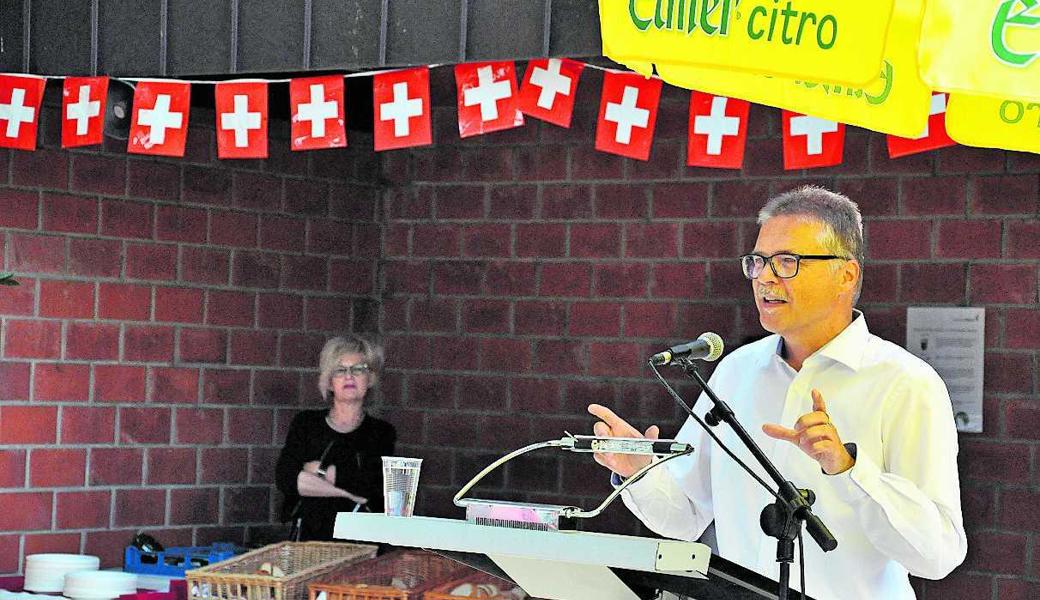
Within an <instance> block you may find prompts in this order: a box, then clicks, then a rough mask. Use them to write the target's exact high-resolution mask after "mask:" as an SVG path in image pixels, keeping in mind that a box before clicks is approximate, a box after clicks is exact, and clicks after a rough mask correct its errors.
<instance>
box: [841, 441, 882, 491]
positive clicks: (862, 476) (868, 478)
mask: <svg viewBox="0 0 1040 600" xmlns="http://www.w3.org/2000/svg"><path fill="white" fill-rule="evenodd" d="M853 448H855V446H854V445H853ZM850 452H851V453H852V455H853V458H855V459H856V464H854V465H852V468H851V469H849V470H848V471H845V472H844V473H839V474H837V475H833V476H832V478H833V480H834V483H835V484H836V485H835V486H834V490H835V491H836V492H837V493H838V497H839V498H841V499H842V500H844V501H845V502H848V503H853V502H857V501H859V500H862V499H863V498H865V497H867V496H868V495H870V494H869V492H868V490H869V489H870V487H871V484H872V482H875V481H877V480H878V479H879V478H880V477H881V469H880V467H878V466H877V463H875V462H874V461H872V460H870V457H868V456H858V455H857V453H856V452H852V451H850Z"/></svg>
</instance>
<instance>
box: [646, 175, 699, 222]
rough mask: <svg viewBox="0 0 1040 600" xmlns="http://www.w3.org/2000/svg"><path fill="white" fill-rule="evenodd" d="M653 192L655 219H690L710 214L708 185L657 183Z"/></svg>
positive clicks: (653, 187)
mask: <svg viewBox="0 0 1040 600" xmlns="http://www.w3.org/2000/svg"><path fill="white" fill-rule="evenodd" d="M651 192H652V194H653V216H654V218H657V219H672V218H678V219H689V218H694V217H705V216H707V214H708V184H706V183H671V182H669V183H656V184H654V185H653V186H652V187H651Z"/></svg>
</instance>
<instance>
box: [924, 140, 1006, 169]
mask: <svg viewBox="0 0 1040 600" xmlns="http://www.w3.org/2000/svg"><path fill="white" fill-rule="evenodd" d="M1004 154H1005V153H1004V152H994V151H993V150H990V149H989V148H972V147H969V146H950V147H947V148H940V149H939V150H936V151H935V155H936V171H937V172H938V173H939V174H945V173H973V174H979V173H1001V172H1003V171H1004V162H1005V161H1004Z"/></svg>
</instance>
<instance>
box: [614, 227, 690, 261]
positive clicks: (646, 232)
mask: <svg viewBox="0 0 1040 600" xmlns="http://www.w3.org/2000/svg"><path fill="white" fill-rule="evenodd" d="M678 238H679V226H678V225H677V224H674V223H652V224H645V223H629V224H627V225H625V256H630V257H640V258H675V257H677V256H678V253H679V251H678V246H679V244H678Z"/></svg>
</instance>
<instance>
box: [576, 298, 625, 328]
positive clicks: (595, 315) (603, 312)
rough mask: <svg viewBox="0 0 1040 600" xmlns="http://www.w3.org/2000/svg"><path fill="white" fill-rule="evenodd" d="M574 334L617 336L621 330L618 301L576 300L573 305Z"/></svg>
mask: <svg viewBox="0 0 1040 600" xmlns="http://www.w3.org/2000/svg"><path fill="white" fill-rule="evenodd" d="M569 322H570V325H569V326H568V328H567V331H568V333H569V334H570V335H572V336H617V335H619V334H620V332H621V307H620V306H619V305H618V304H617V303H616V302H575V303H574V304H572V305H571V314H570V319H569Z"/></svg>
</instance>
